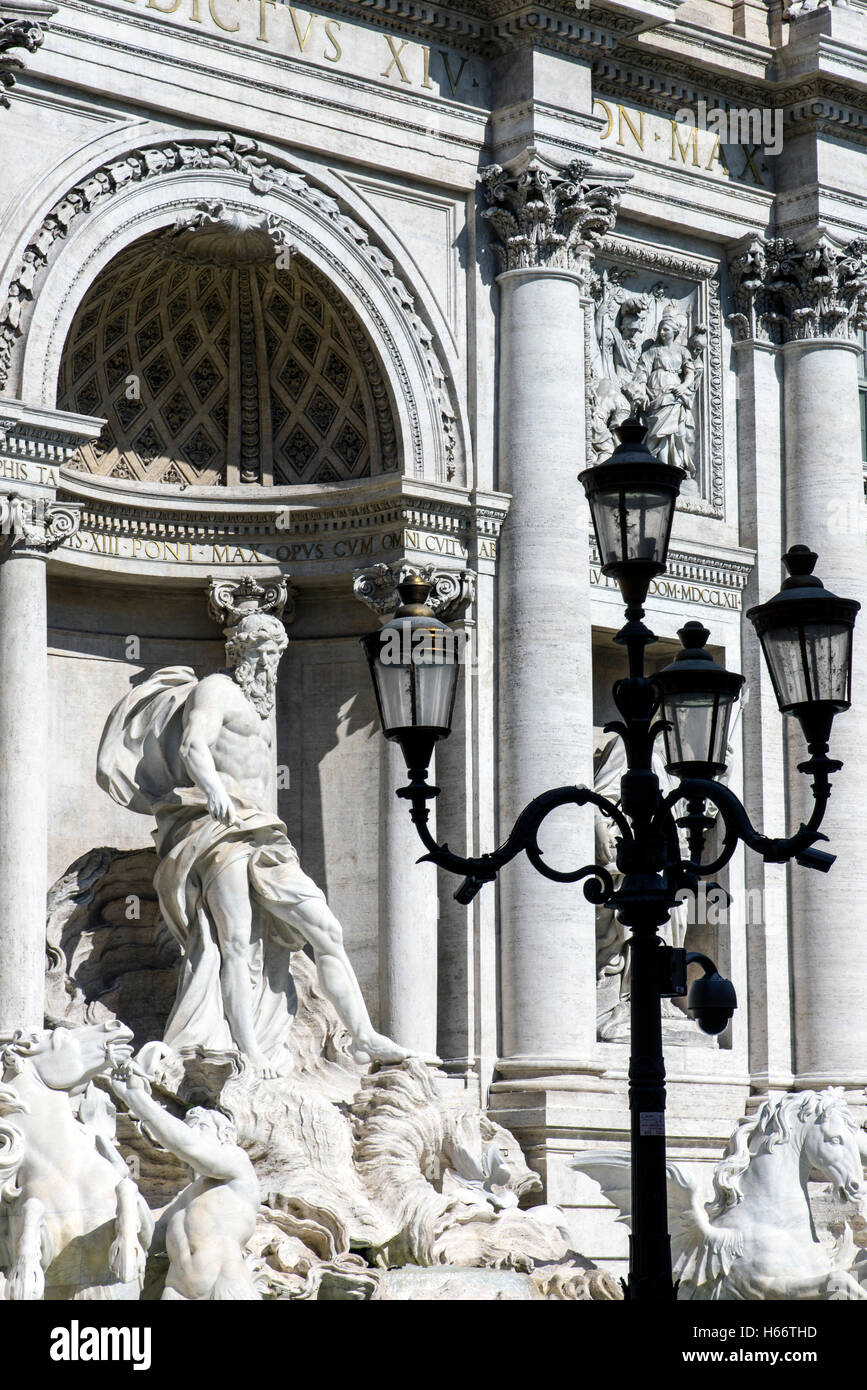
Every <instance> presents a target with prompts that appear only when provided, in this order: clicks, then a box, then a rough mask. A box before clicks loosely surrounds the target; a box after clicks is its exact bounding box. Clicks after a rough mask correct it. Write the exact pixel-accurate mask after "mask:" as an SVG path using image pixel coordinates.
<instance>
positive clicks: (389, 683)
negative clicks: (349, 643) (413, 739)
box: [375, 661, 414, 732]
mask: <svg viewBox="0 0 867 1390" xmlns="http://www.w3.org/2000/svg"><path fill="white" fill-rule="evenodd" d="M375 670H376V682H377V685H378V687H379V703H380V706H381V707H382V727H383V730H384V731H386V732H387V731H388V730H389V729H408V728H411V726H412V724H413V723H414V720H413V717H412V712H413V709H412V681H413V672H412V668H411V667H407V666H397V665H395V666H389V665H385V664H384V663H383V662H382V661H377V663H376V667H375Z"/></svg>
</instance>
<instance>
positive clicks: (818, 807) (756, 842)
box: [654, 768, 834, 878]
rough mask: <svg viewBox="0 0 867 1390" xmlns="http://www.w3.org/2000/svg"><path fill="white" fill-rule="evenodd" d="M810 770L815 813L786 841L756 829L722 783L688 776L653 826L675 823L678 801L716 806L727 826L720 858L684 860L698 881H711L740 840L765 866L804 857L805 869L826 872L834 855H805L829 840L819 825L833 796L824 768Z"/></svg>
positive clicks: (684, 863) (687, 870)
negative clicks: (817, 845)
mask: <svg viewBox="0 0 867 1390" xmlns="http://www.w3.org/2000/svg"><path fill="white" fill-rule="evenodd" d="M811 770H812V771H814V773H815V778H814V781H813V797H814V802H815V804H814V806H813V812H812V815H811V816H810V819H809V820H808V821H807V822H806V824H801V826H800V827H799V829H798V830H796V832H795V834H794V835H789V836H787V837H785V838H773V837H771V836H768V835H762V834H761V833H760V831H758V830H756V828H755V826H754V825H753V823H752V821H751V820H750V818H749V816H748V815H747V812H746V810H745V809H744V807H743V806H742V804H741V802H740V801H739V800H738V798H737V797H736V796H735V794H734V792H733V791H730V790H729V788H728V787H724V786H721V785H720V783H719V782H714V781H712V780H710V779H708V778H699V777H686V778H684V779H683V781H682V782H681V783H680V785H679V786H678V787H676V788H675V789H674V791H672V792H669V794H668V796H666V797H665V799H664V801H663V803H662V805H661V806H660V808H659V810H658V811H657V813H656V816H655V817H654V824H655V825H657V824H658V825H659V827H660V828H662V826H663V824H664V825H665V827H666V829H667V828H668V822H670V821H672V816H671V808H672V807H673V806H675V805H676V804H677V802H678V801H709V802H711V804H712V805H713V806H715V807H716V809H717V810H718V811H719V813H720V816H721V817H722V821H723V825H724V826H725V836H724V838H723V845H722V850H721V851H720V853H719V855H718V856H717V857H716V859H714V860H713V861H712V862H711V863H709V864H700V863H696V862H695V861H694V860H685V861H683V869H684V870H685V871H686V872H687V873H690V874H695V875H696V876H697V877H699V878H708V877H709V876H710V875H711V874H715V873H718V872H719V870H720V869H722V868H724V867H725V865H726V864H728V862H729V860H730V859H731V857H732V855H733V854H734V852H735V849H736V848H737V845H738V841H741V840H742V841H743V843H744V844H745V845H746V846H747V847H748V848H749V849H751V850H754V851H755V853H756V854H760V855H761V856H762V858H763V859H764V860H765V862H766V863H769V864H785V863H787V862H788V861H789V860H790V859H801V857H802V856H805V857H804V859H803V862H804V864H805V865H806V867H808V868H816V869H823V870H827V869H829V868H830V867H831V864H832V863H833V862H834V861H833V857H832V856H830V855H826V854H822V853H821V852H820V851H818V850H816V851H813V852H812V854H808V853H806V852H807V851H809V850H810V846H811V845H814V844H816V842H817V841H818V840H827V838H828V837H827V835H823V834H822V833H821V831H820V830H819V826H820V825H821V824H822V820H823V818H824V815H825V811H826V809H827V805H828V798H829V797H830V795H831V784H830V780H829V776H828V771H827V770H826V769H821V768H820V769H818V770H817V769H815V768H814V769H811Z"/></svg>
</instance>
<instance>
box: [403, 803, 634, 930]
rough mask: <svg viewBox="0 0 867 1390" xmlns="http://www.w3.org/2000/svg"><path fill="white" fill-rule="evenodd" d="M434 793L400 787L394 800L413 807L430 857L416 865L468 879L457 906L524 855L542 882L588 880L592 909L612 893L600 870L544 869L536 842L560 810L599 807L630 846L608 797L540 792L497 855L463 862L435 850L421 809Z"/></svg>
mask: <svg viewBox="0 0 867 1390" xmlns="http://www.w3.org/2000/svg"><path fill="white" fill-rule="evenodd" d="M437 792H438V789H437V788H435V787H432V786H430V785H429V784H428V783H427V782H426V781H424V782H421V781H418V780H416V781H413V782H411V783H410V785H409V786H407V787H402V788H401V789H400V791H399V792H398V796H403V797H405V798H406V799H407V800H408V801H410V802H411V803H412V805H411V809H410V815H411V816H412V820H413V824H414V825H415V827H416V830H417V831H418V833H419V837H420V839H421V841H422V844H423V845H424V846H425V848H426V849H427V851H428V852H427V854H424V855H422V856H421V859H419V861H418V862H419V863H420V864H422V863H432V864H436V865H437V867H438V868H440V869H446V870H447V871H448V872H449V873H453V874H464V875H466V877H465V879H464V882H463V883H462V884H461V885H460V887H459V888H458V889H457V891H456V892H455V895H454V896H455V899H456V900H457V901H458V902H459V903H463V904H467V903H470V902H472V900H473V898H474V897H475V896H476V894H477V893H478V892H479V890H480V889H481V888H482V887H483V886H484V884H486V883H491V882H493V880H494V879H495V878H496V876H497V874H498V873H499V871H500V869H502V868H503V866H504V865H505V864H508V863H509V862H510V861H511V860H512V859H514V858H515V857H516V856H517V855H518V854H520V853H521V852H522V851H523V852H525V853H526V855H527V858H528V859H529V861H530V863H531V864H532V865H533V868H534V869H536V870H537V872H538V873H540V874H542V875H544V877H545V878H550V879H553V880H554V881H555V882H556V883H577V882H578V880H579V879H582V878H586V879H587V880H588V882H587V883H585V885H584V896H585V897H586V898H587V900H588V901H589V902H591V903H596V904H599V903H603V902H605V901H606V900H607V899H608V898H609V897H610V896H611V894H612V893H613V892H614V881H613V879H612V877H611V875H610V873H609V872H608V870H607V869H605V868H603V866H602V865H601V864H585V865H584V866H583V867H582V868H580V869H565V870H564V869H555V868H552V867H551V866H550V865H548V864H546V863H545V860H544V857H543V853H542V850H541V849H540V848H539V839H538V837H539V830H540V828H541V826H542V822H543V821H544V820H545V819H546V817H547V816H549V815H550V814H551V812H552V811H555V810H557V809H558V807H560V806H568V805H575V806H588V805H592V806H597V807H598V808H599V810H601V811H602V813H603V815H605V816H608V818H609V819H610V820H613V821H614V823H615V825H616V826H617V828H618V830H619V831H620V833H621V835H622V836H623V837H624V839H626V840H628V841H629V842H630V843H631V842H632V830H631V829H630V826H629V822H628V820H627V819H626V817H625V816H624V814H623V812H622V811H621V810H620V809H619V807H617V806H615V805H614V804H613V803H612V802H610V801H609V800H608V799H607V797H604V796H600V795H599V793H598V792H594V791H591V789H590V788H589V787H555V788H553V789H552V790H551V791H548V792H543V793H542V794H541V795H540V796H537V797H535V798H534V799H533V800H532V801H531V802H530V803H529V805H528V806H525V808H524V810H523V811H522V812H521V814H520V815H519V816H518V819H517V820H516V821H515V824H514V826H513V828H512V830H511V832H510V833H509V836H508V838H507V839H506V840H505V841H504V842H503V844H502V845H500V847H499V848H498V849H495V850H494V851H493V852H492V853H490V854H482V855H479V856H478V857H477V858H464V857H463V856H462V855H458V854H454V853H452V851H451V850H450V849H449V847H448V845H447V844H442V845H439V844H437V842H436V840H435V839H434V837H433V836H432V835H431V833H430V830H429V829H428V818H429V813H428V808H427V806H426V804H425V803H426V802H427V801H428V800H430V799H431V798H432V797H433V796H435V795H436V794H437Z"/></svg>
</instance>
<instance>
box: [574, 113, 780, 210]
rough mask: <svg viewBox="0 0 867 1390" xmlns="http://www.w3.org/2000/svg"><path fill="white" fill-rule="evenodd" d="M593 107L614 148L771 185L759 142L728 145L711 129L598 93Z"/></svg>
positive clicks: (605, 142)
mask: <svg viewBox="0 0 867 1390" xmlns="http://www.w3.org/2000/svg"><path fill="white" fill-rule="evenodd" d="M593 112H594V114H595V115H597V116H602V117H603V118H604V120H605V126H604V128H603V130H602V133H601V135H600V139H601V142H602V144H603V145H606V146H608V147H609V148H613V149H619V150H623V152H624V153H625V154H642V155H644V156H645V157H646V158H648V159H652V160H654V161H655V162H656V163H659V164H667V165H670V166H673V167H676V168H679V169H690V170H694V171H695V172H697V173H701V174H711V175H713V176H714V177H715V178H719V179H726V180H731V181H733V182H735V183H744V184H746V185H747V186H749V187H751V188H756V187H758V188H766V187H767V186H768V168H767V165H766V164H765V161H764V159H763V158H762V149H761V146H760V145H724V144H723V143H722V141H721V140H720V137H719V135H717V134H714V133H713V132H712V131H710V130H703V129H701V128H700V127H699V126H696V125H686V124H682V123H680V122H678V121H675V120H672V119H670V118H669V117H668V116H663V115H661V114H660V113H659V112H658V111H642V110H640V109H639V108H638V107H635V106H625V105H623V104H622V103H621V102H616V101H603V100H602V98H601V97H594V99H593Z"/></svg>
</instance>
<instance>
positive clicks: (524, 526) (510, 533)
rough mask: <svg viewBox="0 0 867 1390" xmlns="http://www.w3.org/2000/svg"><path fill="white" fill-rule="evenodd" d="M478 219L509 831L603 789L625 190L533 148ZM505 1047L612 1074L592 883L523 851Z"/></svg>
mask: <svg viewBox="0 0 867 1390" xmlns="http://www.w3.org/2000/svg"><path fill="white" fill-rule="evenodd" d="M481 181H482V187H483V190H484V193H485V196H486V198H487V200H488V203H489V204H490V206H489V208H488V210H487V211H486V212H484V213H483V214H482V215H483V217H484V218H485V219H486V220H487V222H488V225H489V226H490V228H491V230H492V232H493V233H494V237H495V240H494V243H493V250H494V252H495V254H496V256H497V259H498V261H499V264H500V269H501V273H500V275H499V276H498V277H497V285H498V286H499V290H500V336H499V403H500V404H499V479H498V483H497V485H498V487H499V488H500V489H501V490H502V491H504V492H508V493H511V495H512V503H511V507H510V510H509V516H508V520H507V522H506V524H505V526H504V529H503V533H502V539H501V543H500V566H499V601H500V624H499V656H500V662H499V739H498V742H499V749H498V752H499V790H500V836H501V838H502V837H503V836H505V834H506V833H507V832H508V831H509V830H510V829H511V826H512V824H513V822H514V820H515V818H516V816H517V815H518V813H519V812H520V811H521V810H522V809H523V807H524V806H525V805H526V804H527V802H528V801H530V800H531V799H532V798H533V797H534V796H536V795H537V794H538V793H539V792H542V791H545V790H546V789H548V788H550V787H556V786H561V785H563V784H564V783H575V782H584V783H586V784H588V785H592V777H593V765H592V743H593V705H592V674H591V669H592V668H591V629H590V591H589V575H588V564H587V556H588V538H587V527H588V516H587V508H586V504H585V501H584V497H583V494H582V492H581V488H580V485H579V483H578V482H577V478H576V475H577V474H578V473H579V472H580V470H581V469H582V468H583V467H584V466H585V462H586V456H585V392H584V304H583V291H584V286H585V283H586V278H587V273H588V269H589V255H590V252H591V250H592V248H593V247H594V246H595V245H596V244H598V241H599V240H600V238H601V237H602V236H603V235H604V234H605V233H607V232H609V231H610V230H611V228H612V226H613V224H614V217H615V213H616V208H617V205H618V202H619V198H620V194H621V192H622V185H621V184H618V183H616V182H615V176H614V175H611V174H609V173H608V172H607V171H605V172H603V173H597V172H596V171H595V170H591V168H590V166H589V165H588V164H587V163H586V162H584V161H580V160H576V161H574V162H573V163H571V164H569V165H568V166H567V167H566V168H565V169H562V170H558V169H555V168H554V167H553V166H551V165H548V164H546V163H544V162H543V161H542V160H541V159H539V158H538V157H537V155H536V154H535V152H534V151H533V150H527V151H525V152H524V153H523V154H522V155H520V156H519V157H518V158H517V159H516V160H513V161H512V162H511V163H510V164H509V165H507V166H506V167H505V168H501V167H500V166H499V165H493V166H492V167H490V168H488V169H486V170H484V171H483V173H482V176H481ZM540 845H541V848H542V850H543V853H544V855H545V859H546V861H547V862H548V863H550V864H551V865H552V866H553V867H556V868H561V869H567V868H575V867H578V866H580V865H581V864H586V863H590V862H592V860H593V857H594V852H593V846H594V837H593V817H592V815H591V814H590V813H588V812H586V811H583V812H578V811H576V812H575V813H574V814H573V815H570V814H568V813H567V812H566V811H565V810H564V811H562V812H558V813H557V815H556V816H554V817H551V818H550V819H549V821H548V822H547V823H546V825H545V826H544V828H543V833H542V836H540ZM499 894H500V942H501V948H500V949H501V955H500V965H501V980H502V1000H501V1007H502V1043H501V1059H500V1062H499V1070H500V1072H501V1074H502V1075H503V1076H505V1077H507V1078H512V1077H540V1076H555V1075H557V1074H564V1073H570V1072H572V1073H574V1072H578V1071H588V1070H590V1071H592V1070H601V1068H600V1067H594V1066H593V1064H592V1061H591V1056H592V1053H593V1049H594V1043H595V1032H596V1001H595V925H594V911H593V908H592V907H591V906H590V905H589V904H588V903H587V902H586V900H585V899H584V896H583V894H582V892H581V888H580V886H576V885H564V884H558V883H553V882H551V881H550V880H548V879H546V878H543V877H541V876H540V875H539V874H538V873H536V871H535V870H534V869H533V868H531V866H530V864H529V863H528V862H527V860H526V859H525V858H524V857H523V856H522V857H521V858H519V859H518V860H517V861H516V862H514V863H513V864H511V865H509V867H508V868H507V869H506V870H504V872H503V873H502V874H501V876H500V880H499Z"/></svg>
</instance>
